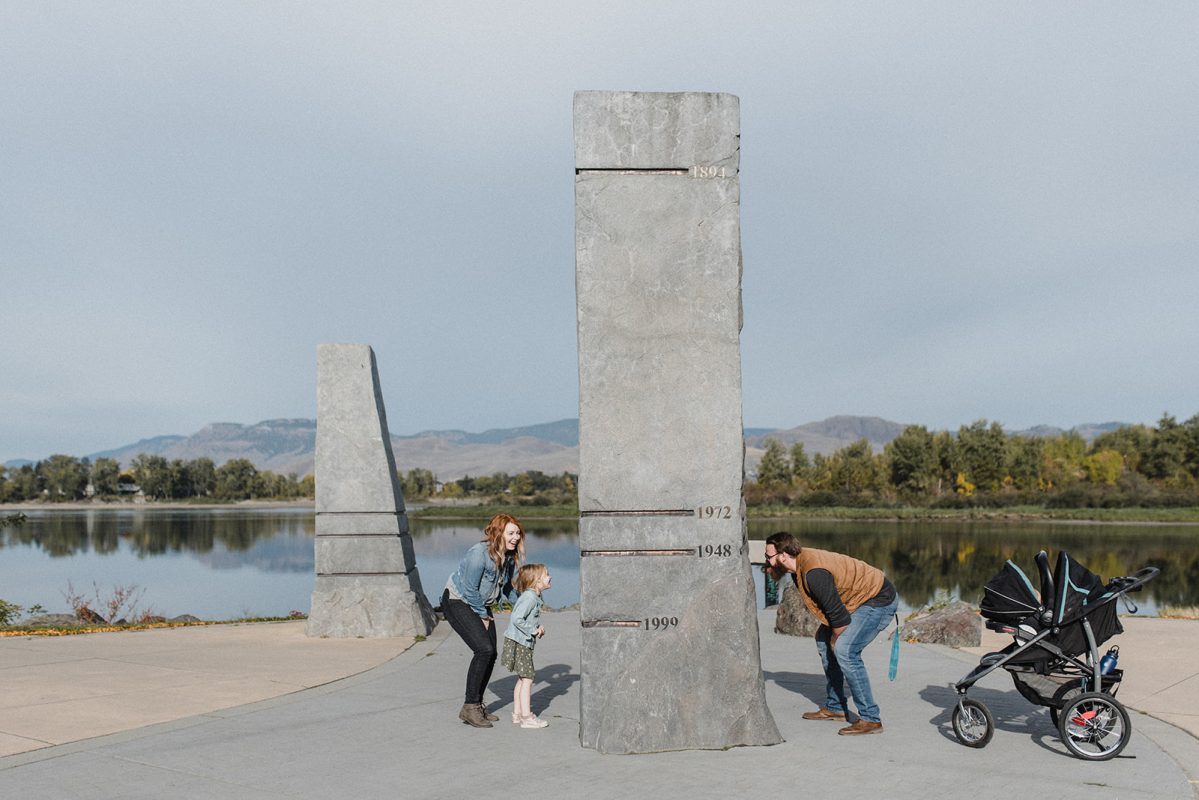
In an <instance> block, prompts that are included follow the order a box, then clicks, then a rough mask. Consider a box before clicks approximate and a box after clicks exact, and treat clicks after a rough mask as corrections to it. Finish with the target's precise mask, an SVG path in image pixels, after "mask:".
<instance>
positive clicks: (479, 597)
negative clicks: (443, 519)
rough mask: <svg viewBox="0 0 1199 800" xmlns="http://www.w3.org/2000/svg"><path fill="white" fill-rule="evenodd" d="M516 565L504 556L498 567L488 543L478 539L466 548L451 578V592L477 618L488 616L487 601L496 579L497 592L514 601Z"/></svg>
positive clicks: (489, 614)
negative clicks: (498, 588) (476, 542)
mask: <svg viewBox="0 0 1199 800" xmlns="http://www.w3.org/2000/svg"><path fill="white" fill-rule="evenodd" d="M515 568H516V560H515V559H513V558H505V559H504V566H503V568H502V569H498V570H497V569H496V568H495V562H494V561H492V560H491V554H490V553H488V552H487V542H479V543H478V544H476V545H475V546H473V547H472V548H471V549H469V550H467V551H466V555H464V556H463V557H462V561H460V562H458V569H456V570H455V571H454V574H453V575H451V576H450V580H451V581H452V582H453V584H454V591H455V592H457V593H458V594H459V595H460V596H461V597H462V599H463V600H465V601H466V604H467V605H468V606H470V607H471V609H472V610H473V611H474V612H475V613H476V614H478V615H479V616H480V617H482V618H483V619H487V618H488V617H490V616H491V612H490V611H489V610H488V609H487V600H488V598H490V597H491V592H492V590H493V589H495V584H496V582H497V581H498V582H499V583H500V595H501V596H502V597H506V598H508V601H509V602H514V601H515V599H516V590H515V589H513V588H512V572H513V571H514V570H515Z"/></svg>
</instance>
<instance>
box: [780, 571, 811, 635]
mask: <svg viewBox="0 0 1199 800" xmlns="http://www.w3.org/2000/svg"><path fill="white" fill-rule="evenodd" d="M779 588H780V589H781V590H782V593H783V596H782V598H781V599H780V600H779V610H778V616H776V617H775V621H774V630H775V632H776V633H785V634H787V635H789V636H809V637H811V636H815V635H816V629H817V628H819V627H820V620H818V619H816V617H814V616H812V612H811V611H808V607H807V605H806V604H805V603H804V601H803V593H802V592H801V591H800V590H799V587H798V586H796V585H795V581H794V579H793V577H792V576H791V575H790V574H788V575H784V576H783V580H782V581H781V582H780V584H779Z"/></svg>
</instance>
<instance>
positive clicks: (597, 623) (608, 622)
mask: <svg viewBox="0 0 1199 800" xmlns="http://www.w3.org/2000/svg"><path fill="white" fill-rule="evenodd" d="M579 624H580V625H582V626H583V627H584V628H640V627H641V620H639V619H585V620H581V621H580V622H579Z"/></svg>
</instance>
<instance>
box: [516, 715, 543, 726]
mask: <svg viewBox="0 0 1199 800" xmlns="http://www.w3.org/2000/svg"><path fill="white" fill-rule="evenodd" d="M547 725H549V723H548V722H546V721H545V720H543V719H540V718H538V716H537V715H536V714H530V715H529V716H527V717H525V718H524V719H522V720H521V721H520V727H522V728H544V727H546V726H547Z"/></svg>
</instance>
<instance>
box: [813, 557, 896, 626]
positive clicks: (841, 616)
mask: <svg viewBox="0 0 1199 800" xmlns="http://www.w3.org/2000/svg"><path fill="white" fill-rule="evenodd" d="M804 583H805V584H807V592H808V596H809V597H811V598H812V600H813V601H815V603H816V605H817V606H819V607H820V610H821V611H823V612H824V616H825V617H826V618H827V619H828V624H829V627H830V628H843V627H845V626H846V625H848V624H849V622H850V616H849V609H847V608H846V607H845V603H843V602H841V595H840V594H838V593H837V584H836V583H835V582H834V581H833V575H832V573H831V572H829V571H828V570H827V569H811V570H808V571H807V573H805V575H804ZM894 599H895V586H894V585H892V583H891V580H890V578H888V577H886V576H885V575H884V576H883V588H881V589H879V590H878V594H876V595H875V596H874V597H872V598H870V599H869V600H867V601H866V602H865V603H864V605H868V606H886V605H890V603H891V601H892V600H894Z"/></svg>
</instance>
